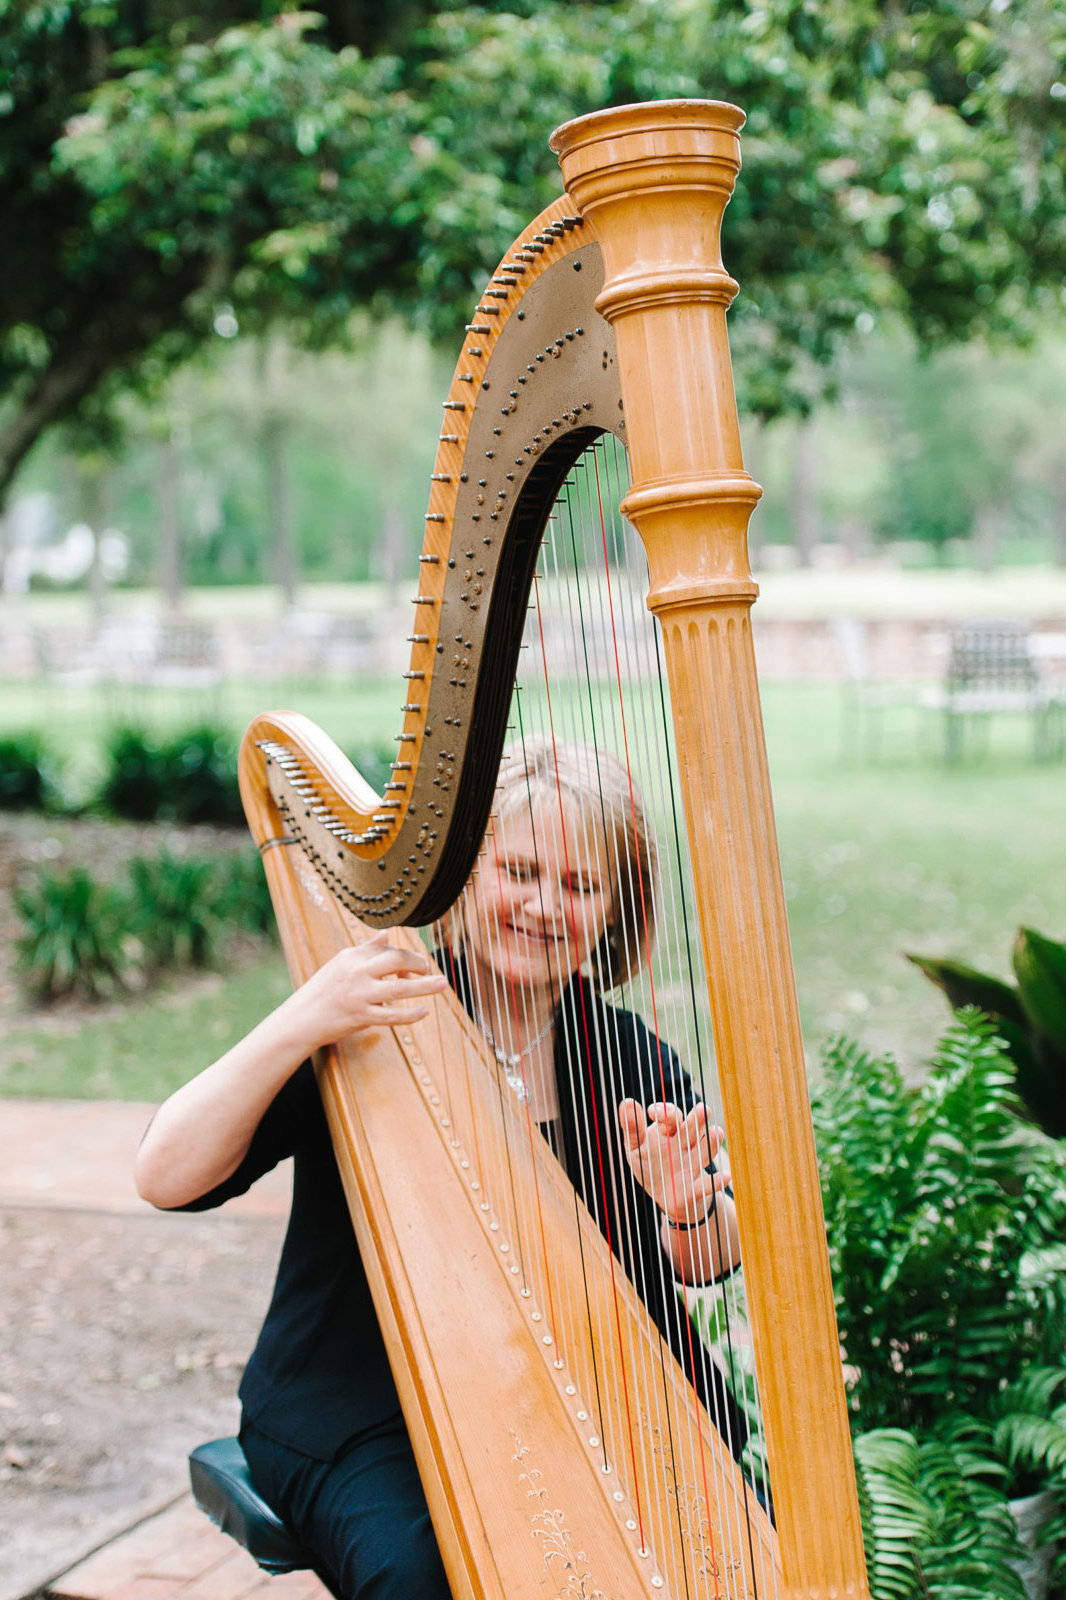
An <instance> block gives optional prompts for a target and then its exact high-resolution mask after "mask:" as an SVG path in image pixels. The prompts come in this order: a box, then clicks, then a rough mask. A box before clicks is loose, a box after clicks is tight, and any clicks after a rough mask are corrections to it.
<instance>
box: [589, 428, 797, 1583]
mask: <svg viewBox="0 0 1066 1600" xmlns="http://www.w3.org/2000/svg"><path fill="white" fill-rule="evenodd" d="M603 466H604V474H605V480H606V481H607V483H608V493H607V501H608V504H609V505H610V506H611V507H612V508H613V507H615V506H617V505H618V503H619V502H620V500H621V498H622V493H623V492H624V489H625V488H626V487H627V484H625V483H624V482H621V481H620V480H621V478H622V476H623V472H622V471H621V470H620V469H622V468H624V457H623V455H622V452H621V451H612V450H611V449H610V448H608V449H607V450H606V451H605V452H604V457H603ZM600 498H601V503H602V496H601V497H600ZM612 553H613V563H614V566H615V569H616V570H617V571H619V572H621V573H625V572H634V571H641V575H642V576H643V549H642V546H640V545H639V542H638V541H637V539H636V537H635V535H634V533H633V531H632V529H631V528H630V527H629V525H628V524H627V523H626V522H625V521H624V519H623V518H622V517H621V516H620V515H618V514H614V515H613V516H612ZM621 592H622V595H623V597H624V599H627V600H628V605H629V609H630V613H631V624H630V626H628V627H624V628H623V629H622V642H623V648H624V650H625V651H626V652H627V671H628V681H630V682H635V681H640V679H641V678H643V680H644V681H646V682H647V683H648V684H649V686H654V688H653V692H651V693H649V694H648V695H647V696H636V697H635V700H634V709H635V710H636V712H637V714H638V716H639V717H640V720H641V733H642V737H644V739H645V741H646V746H645V747H646V748H649V747H650V748H652V749H654V747H655V746H656V745H657V744H658V745H660V747H661V748H663V749H669V746H670V742H671V720H670V716H669V711H668V707H667V697H666V689H665V682H664V674H663V666H662V655H661V641H660V635H659V629H658V626H657V624H652V623H651V622H650V620H649V618H648V616H647V613H646V609H645V608H644V605H643V588H642V587H640V588H638V587H636V586H634V585H633V584H629V585H622V590H621ZM638 617H639V621H638ZM637 642H639V643H642V644H644V645H645V664H644V666H643V669H642V668H641V667H640V666H639V665H638V664H636V660H635V657H636V650H637ZM631 643H632V645H633V652H634V654H633V656H632V657H629V656H628V652H629V650H630V646H631ZM651 722H656V723H657V724H658V734H659V737H658V738H656V736H655V733H654V732H653V733H652V734H651V736H650V737H649V732H648V730H649V724H650V723H651ZM642 770H643V771H645V772H648V773H654V774H657V775H658V777H659V779H660V782H659V785H658V798H657V800H656V810H657V814H658V816H659V817H660V818H661V819H663V821H664V822H665V824H666V830H665V831H666V833H667V837H668V839H669V841H670V846H671V851H672V856H673V867H674V870H673V871H671V872H666V871H664V872H663V874H662V878H661V883H662V889H663V893H664V896H665V897H666V898H667V899H669V900H670V902H671V904H672V906H673V908H674V914H673V921H674V927H675V938H674V940H673V949H674V950H675V951H676V953H677V955H678V957H679V958H680V971H679V973H678V974H677V977H678V979H679V982H678V984H677V987H678V989H679V991H680V992H682V993H684V995H685V997H686V999H687V1008H686V1010H685V1011H683V1012H681V1014H680V1015H678V1016H675V1017H673V1018H671V1020H670V1022H669V1023H668V1026H667V1032H668V1037H669V1038H670V1039H671V1042H673V1043H675V1044H676V1045H678V1046H680V1047H681V1049H682V1054H683V1059H684V1060H685V1062H686V1065H687V1066H688V1068H689V1071H690V1076H691V1077H692V1080H693V1083H694V1086H698V1088H699V1098H701V1099H702V1100H703V1101H704V1102H705V1103H706V1104H707V1105H708V1106H714V1105H715V1103H716V1101H717V1099H718V1095H717V1089H716V1087H713V1088H712V1085H711V1083H710V1082H709V1081H708V1052H707V1049H706V1046H705V1043H704V1031H705V1030H704V1028H703V1027H701V1010H702V1007H701V1003H700V1001H699V999H698V994H699V990H700V989H701V988H702V987H703V985H702V972H701V973H700V974H699V976H698V977H697V971H696V968H697V964H698V947H697V945H696V942H695V938H694V935H693V929H692V917H691V907H690V895H689V893H688V892H686V891H687V889H688V885H689V883H690V874H689V868H688V865H687V853H686V852H685V850H684V847H683V843H682V832H681V827H680V822H679V808H678V800H677V790H676V775H675V764H674V762H673V761H672V760H670V759H665V760H658V761H651V762H648V761H645V762H644V764H643V768H642ZM646 792H647V790H646ZM663 943H664V944H665V941H663ZM660 948H662V946H660ZM649 970H650V971H653V970H654V969H653V968H652V966H651V964H650V963H649ZM674 1009H675V1011H677V1010H679V1007H675V1008H674ZM682 1024H683V1028H680V1027H679V1025H682ZM707 1031H708V1032H709V1029H708V1030H707ZM682 1036H683V1037H684V1044H683V1045H682V1044H681V1039H682ZM716 1120H721V1118H720V1116H718V1117H716ZM715 1223H716V1228H717V1230H718V1238H719V1243H721V1230H720V1217H718V1216H716V1218H715ZM739 1282H740V1279H739V1278H737V1279H736V1280H734V1283H735V1284H739ZM732 1288H733V1284H730V1286H729V1290H727V1297H729V1302H731V1303H728V1314H727V1315H726V1316H725V1317H724V1318H722V1319H721V1321H722V1326H723V1328H724V1344H725V1355H726V1368H727V1371H729V1372H730V1373H734V1372H736V1371H737V1370H738V1352H737V1350H736V1348H735V1345H734V1339H733V1324H734V1320H735V1318H736V1315H737V1309H738V1308H737V1301H736V1295H735V1293H734V1294H732V1295H730V1290H732ZM686 1321H687V1318H686ZM689 1327H691V1325H689ZM688 1331H689V1330H688V1329H686V1337H687V1336H688ZM703 1459H705V1456H703ZM749 1476H750V1477H751V1479H752V1481H753V1482H754V1484H755V1486H756V1488H757V1489H758V1490H759V1491H760V1492H761V1494H762V1497H763V1499H764V1501H765V1503H767V1504H769V1495H768V1489H767V1485H766V1481H765V1474H764V1473H763V1472H762V1471H761V1470H760V1469H758V1468H756V1469H754V1470H752V1469H751V1468H750V1467H749ZM733 1502H734V1503H733V1510H734V1514H735V1515H736V1520H737V1523H738V1524H739V1526H738V1533H739V1534H740V1536H741V1537H743V1538H744V1540H745V1542H746V1543H747V1545H748V1548H749V1552H753V1548H754V1544H755V1543H756V1542H757V1541H756V1540H755V1538H754V1532H753V1529H752V1527H751V1517H750V1506H749V1505H748V1503H747V1502H746V1501H741V1503H740V1504H739V1506H738V1505H737V1503H736V1496H735V1495H734V1496H733ZM723 1509H724V1508H723ZM737 1514H738V1515H737ZM752 1565H753V1568H754V1567H755V1561H754V1557H753V1556H752ZM771 1587H772V1584H771Z"/></svg>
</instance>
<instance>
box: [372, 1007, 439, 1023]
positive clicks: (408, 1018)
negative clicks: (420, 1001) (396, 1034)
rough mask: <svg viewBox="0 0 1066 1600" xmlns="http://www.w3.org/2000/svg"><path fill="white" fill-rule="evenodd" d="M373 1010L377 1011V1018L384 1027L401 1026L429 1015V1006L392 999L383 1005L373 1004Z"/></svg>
mask: <svg viewBox="0 0 1066 1600" xmlns="http://www.w3.org/2000/svg"><path fill="white" fill-rule="evenodd" d="M371 1010H373V1011H374V1012H376V1013H377V1016H376V1020H377V1021H378V1022H379V1023H380V1024H381V1026H382V1027H383V1028H400V1027H403V1026H404V1025H405V1024H406V1023H408V1022H420V1021H421V1020H422V1018H423V1017H428V1016H429V1007H428V1006H422V1005H416V1004H414V1003H408V1004H406V1005H404V1004H401V1003H400V1002H398V1001H390V1002H388V1003H383V1004H382V1005H378V1006H372V1007H371Z"/></svg>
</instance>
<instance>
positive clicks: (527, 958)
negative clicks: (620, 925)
mask: <svg viewBox="0 0 1066 1600" xmlns="http://www.w3.org/2000/svg"><path fill="white" fill-rule="evenodd" d="M613 902H614V894H613V876H612V872H611V863H610V860H609V858H608V851H607V847H606V844H605V842H604V840H603V838H602V835H601V834H600V831H599V830H598V829H596V828H594V827H592V826H590V825H589V823H588V822H587V820H586V819H585V818H584V817H583V816H582V814H581V812H580V811H579V810H578V808H577V806H576V805H575V804H574V803H573V802H568V801H567V800H566V799H565V798H564V799H563V800H562V802H561V803H560V801H559V799H558V798H557V797H556V796H553V795H548V794H546V793H545V794H537V793H536V792H534V794H533V796H532V799H531V801H529V802H525V801H523V802H522V803H520V804H519V803H516V804H515V805H514V806H512V807H510V808H508V809H507V810H506V811H505V812H504V813H503V814H502V815H500V816H498V817H497V818H496V821H495V824H494V826H493V828H492V829H491V830H490V833H489V835H488V837H487V838H486V841H485V853H484V855H483V856H482V857H481V860H480V864H479V871H478V873H477V875H476V877H475V878H474V879H473V881H472V883H471V885H470V887H469V888H468V890H467V892H466V895H465V897H464V906H463V924H464V940H463V943H464V948H465V951H466V955H467V958H468V960H469V961H470V962H471V964H472V965H473V966H474V967H475V968H476V969H477V976H478V977H480V979H481V981H482V983H490V984H491V983H493V982H495V983H497V984H499V983H501V982H502V983H503V984H504V985H505V986H506V987H507V988H508V989H510V988H511V987H512V986H514V988H516V989H520V990H521V991H523V992H524V993H525V994H526V995H527V996H528V1000H527V1003H528V1004H529V1005H531V1006H532V1007H533V1008H534V1009H535V1010H540V1009H542V1008H544V1007H548V1006H551V1005H554V1003H555V1001H556V1000H557V999H558V997H559V995H560V994H561V993H562V991H563V989H564V988H565V987H566V984H567V983H568V982H569V980H570V979H571V977H572V976H573V975H574V973H575V972H576V971H577V969H578V968H579V967H580V966H581V965H582V963H583V962H585V961H587V960H588V958H589V956H590V954H591V953H592V951H593V950H594V949H595V947H596V946H597V945H598V944H599V942H600V940H601V938H602V937H603V934H604V931H605V930H606V928H607V926H608V922H609V919H610V917H611V915H612V908H613Z"/></svg>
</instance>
